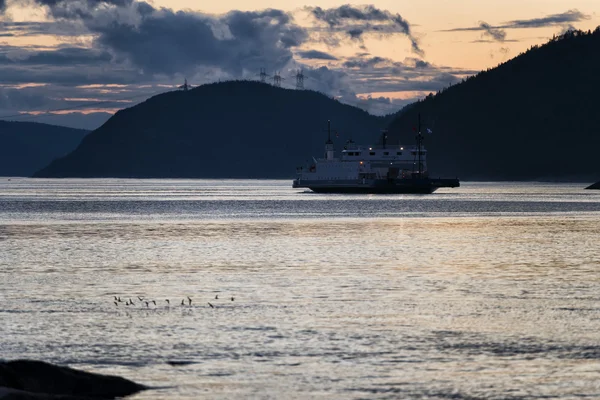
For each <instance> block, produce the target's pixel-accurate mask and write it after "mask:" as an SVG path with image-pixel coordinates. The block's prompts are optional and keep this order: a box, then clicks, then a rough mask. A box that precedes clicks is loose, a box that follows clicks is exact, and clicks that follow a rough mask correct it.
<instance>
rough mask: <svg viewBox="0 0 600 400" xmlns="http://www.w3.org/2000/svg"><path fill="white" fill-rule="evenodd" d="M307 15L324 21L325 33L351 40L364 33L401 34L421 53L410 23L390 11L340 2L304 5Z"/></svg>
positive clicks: (357, 38) (359, 38)
mask: <svg viewBox="0 0 600 400" xmlns="http://www.w3.org/2000/svg"><path fill="white" fill-rule="evenodd" d="M304 9H305V10H307V11H309V12H310V13H311V15H312V16H313V17H314V18H315V19H316V20H317V21H320V22H323V23H325V24H326V26H325V28H326V31H327V32H328V33H336V32H338V33H343V34H345V35H346V36H347V37H348V38H350V39H351V40H358V41H362V38H363V36H364V35H365V34H377V35H384V36H387V35H393V34H403V35H405V36H406V37H407V38H408V39H409V40H410V42H411V46H412V50H413V52H414V53H416V54H419V55H423V54H424V52H423V50H422V49H421V47H420V45H419V41H418V40H417V38H416V37H415V36H414V35H413V33H412V30H411V26H410V24H409V23H408V21H406V20H405V19H404V18H402V16H401V15H400V14H392V13H391V12H389V11H387V10H381V9H378V8H376V7H375V6H373V5H365V6H351V5H348V4H346V5H343V6H340V7H337V8H329V9H323V8H321V7H305V8H304Z"/></svg>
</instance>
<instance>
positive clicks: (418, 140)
mask: <svg viewBox="0 0 600 400" xmlns="http://www.w3.org/2000/svg"><path fill="white" fill-rule="evenodd" d="M422 141H423V136H422V135H421V113H419V131H418V132H417V152H418V153H417V155H418V157H419V158H418V162H419V179H421V177H422V176H421V174H422V169H423V168H422V166H421V143H422Z"/></svg>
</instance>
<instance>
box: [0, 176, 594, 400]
mask: <svg viewBox="0 0 600 400" xmlns="http://www.w3.org/2000/svg"><path fill="white" fill-rule="evenodd" d="M289 186H290V185H289V182H283V181H226V182H218V181H138V180H132V181H126V180H125V181H124V180H89V181H86V180H18V179H13V180H11V181H10V182H8V181H2V182H0V283H1V288H2V289H1V291H0V318H1V321H2V328H1V330H2V331H1V333H2V338H3V339H2V341H1V342H0V354H2V357H4V358H8V359H12V358H35V359H44V360H47V361H51V362H57V363H66V364H69V365H72V366H75V367H79V368H83V369H87V370H92V371H99V372H103V373H111V374H120V375H123V376H125V377H128V378H131V379H134V380H137V381H139V382H141V383H146V384H150V385H155V386H168V388H164V389H160V390H155V391H150V392H146V393H142V394H140V395H137V396H135V397H134V398H135V399H151V398H165V399H173V398H181V399H183V398H190V399H191V398H211V399H212V398H240V397H241V398H248V397H261V398H281V397H285V398H315V397H323V398H365V397H374V398H386V397H389V398H399V397H400V398H434V399H435V398H469V396H471V397H475V398H477V397H482V398H498V399H500V398H502V399H504V398H548V397H550V398H553V397H555V398H573V397H585V396H587V397H590V398H595V397H600V384H599V383H598V382H599V380H598V377H599V376H600V341H599V339H600V337H599V335H600V334H599V333H598V332H600V290H599V289H600V282H599V275H598V272H599V267H600V254H599V252H598V250H599V246H598V244H597V241H598V237H600V236H599V233H600V224H599V222H600V193H598V192H588V191H583V190H580V186H581V185H553V184H512V183H511V184H492V183H478V184H475V183H471V184H465V185H463V187H462V188H459V189H453V190H443V191H442V190H440V191H439V192H437V193H436V194H434V195H431V196H408V195H404V196H336V195H329V196H328V195H316V194H308V193H303V192H301V191H298V190H294V189H291V188H290V187H289ZM216 295H219V299H215V296H216ZM113 296H120V297H121V298H122V300H123V301H126V300H127V299H129V298H131V299H132V300H134V302H135V303H136V304H135V306H125V305H124V303H120V304H119V306H117V307H115V305H114V304H113V300H112V299H113ZM137 296H143V297H145V298H148V299H154V300H156V302H157V306H154V305H153V304H150V306H149V307H146V306H145V305H144V304H143V303H142V302H140V301H139V300H138V299H137ZM187 296H190V297H191V298H192V301H193V303H192V306H191V307H190V306H188V305H186V306H181V305H180V303H181V300H183V299H186V297H187ZM231 296H234V297H235V301H231V300H230V297H231ZM167 298H168V299H170V300H171V305H170V306H169V305H168V304H167V303H166V301H165V299H167ZM185 301H186V304H187V300H185ZM208 302H210V303H211V304H213V305H214V306H216V308H214V309H213V308H210V306H209V305H208ZM169 361H180V362H184V363H183V365H176V366H171V365H169V364H167V362H169Z"/></svg>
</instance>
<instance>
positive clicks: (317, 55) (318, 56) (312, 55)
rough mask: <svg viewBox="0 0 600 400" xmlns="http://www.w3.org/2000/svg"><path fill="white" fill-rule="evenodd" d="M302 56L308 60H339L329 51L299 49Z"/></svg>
mask: <svg viewBox="0 0 600 400" xmlns="http://www.w3.org/2000/svg"><path fill="white" fill-rule="evenodd" d="M297 54H298V55H299V56H300V57H301V58H304V59H307V60H337V59H338V58H337V57H336V56H334V55H331V54H329V53H325V52H323V51H318V50H307V51H299V52H298V53H297Z"/></svg>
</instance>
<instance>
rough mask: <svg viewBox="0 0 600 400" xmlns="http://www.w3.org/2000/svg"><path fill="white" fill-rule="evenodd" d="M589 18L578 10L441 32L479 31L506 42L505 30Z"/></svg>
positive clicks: (495, 39)
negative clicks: (495, 24) (496, 24)
mask: <svg viewBox="0 0 600 400" xmlns="http://www.w3.org/2000/svg"><path fill="white" fill-rule="evenodd" d="M589 18H590V16H589V15H587V14H584V13H582V12H580V11H579V10H569V11H566V12H564V13H560V14H551V15H548V16H546V17H543V18H531V19H518V20H513V21H508V22H504V23H502V24H501V25H498V26H492V25H490V24H488V23H486V22H480V23H479V25H478V26H472V27H464V28H454V29H447V30H443V31H442V32H469V31H481V32H483V34H484V35H485V36H489V37H491V38H492V39H493V40H494V41H499V42H504V41H506V32H505V31H504V30H505V29H532V28H543V27H548V26H560V25H565V24H570V23H573V22H579V21H582V20H586V19H589Z"/></svg>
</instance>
